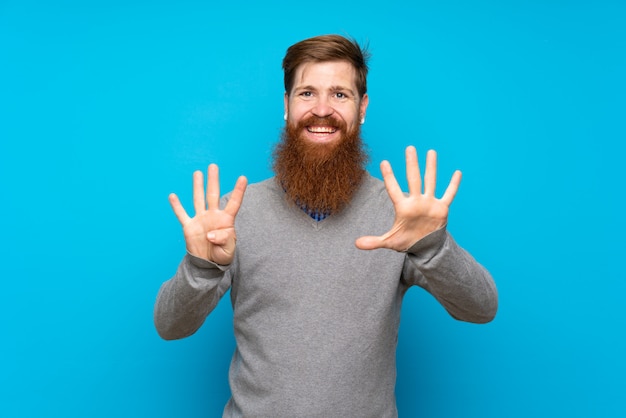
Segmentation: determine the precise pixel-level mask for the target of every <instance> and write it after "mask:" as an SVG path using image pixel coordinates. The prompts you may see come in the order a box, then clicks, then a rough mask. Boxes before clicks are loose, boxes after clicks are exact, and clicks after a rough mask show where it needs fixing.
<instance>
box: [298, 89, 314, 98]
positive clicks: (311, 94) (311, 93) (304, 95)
mask: <svg viewBox="0 0 626 418" xmlns="http://www.w3.org/2000/svg"><path fill="white" fill-rule="evenodd" d="M300 96H302V97H312V96H313V92H311V91H308V90H305V91H303V92H302V93H300Z"/></svg>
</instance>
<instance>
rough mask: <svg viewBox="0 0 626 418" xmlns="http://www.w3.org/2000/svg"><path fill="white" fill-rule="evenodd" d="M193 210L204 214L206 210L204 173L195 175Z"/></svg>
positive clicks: (200, 172) (199, 172)
mask: <svg viewBox="0 0 626 418" xmlns="http://www.w3.org/2000/svg"><path fill="white" fill-rule="evenodd" d="M193 208H194V210H195V211H196V213H202V212H204V211H205V210H206V204H205V202H204V175H203V174H202V171H195V172H194V173H193Z"/></svg>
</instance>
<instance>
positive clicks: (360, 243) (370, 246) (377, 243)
mask: <svg viewBox="0 0 626 418" xmlns="http://www.w3.org/2000/svg"><path fill="white" fill-rule="evenodd" d="M354 245H355V246H356V247H357V248H358V249H360V250H375V249H377V248H383V240H382V238H381V237H375V236H363V237H360V238H357V240H356V241H355V242H354Z"/></svg>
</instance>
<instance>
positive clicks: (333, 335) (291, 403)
mask: <svg viewBox="0 0 626 418" xmlns="http://www.w3.org/2000/svg"><path fill="white" fill-rule="evenodd" d="M367 58H368V55H367V53H366V52H365V51H363V50H362V49H361V48H360V46H359V45H358V44H357V43H356V42H353V41H350V40H348V39H345V38H343V37H340V36H334V35H331V36H320V37H315V38H311V39H307V40H304V41H301V42H299V43H297V44H295V45H293V46H291V47H290V48H289V49H288V50H287V54H286V56H285V58H284V60H283V69H284V74H285V98H284V101H285V120H286V127H285V130H284V133H283V137H282V141H281V142H280V143H279V144H278V145H277V147H276V149H275V152H274V157H275V160H274V171H275V177H273V178H271V179H268V180H265V181H263V182H261V183H257V184H253V185H250V186H249V187H246V186H247V184H246V179H245V178H244V177H241V178H239V179H238V180H237V183H236V185H235V188H234V190H233V191H232V193H230V194H229V195H227V196H226V197H225V198H224V199H223V200H222V201H221V203H220V191H219V190H220V188H219V180H218V168H217V166H215V165H210V166H209V169H208V175H207V183H208V184H207V193H206V196H205V191H204V180H203V174H202V173H201V172H196V173H194V177H193V179H194V183H193V204H194V209H195V216H193V217H190V216H189V215H188V214H187V212H186V211H185V210H184V209H183V207H182V205H181V203H180V201H179V199H178V198H177V197H176V195H173V194H172V195H171V196H170V203H171V205H172V208H173V210H174V212H175V214H176V216H177V218H178V219H179V221H180V223H181V224H182V226H183V233H184V236H185V241H186V245H187V254H186V255H185V257H184V259H183V260H182V262H181V264H180V266H179V268H178V270H177V272H176V274H175V276H174V277H173V278H172V279H170V280H169V281H167V282H166V283H164V284H163V286H162V287H161V290H160V292H159V296H158V299H157V303H156V307H155V324H156V327H157V330H158V332H159V334H160V335H161V336H162V337H163V338H165V339H176V338H183V337H186V336H188V335H191V334H193V333H194V332H195V331H196V330H197V329H198V328H199V327H200V326H201V325H202V323H203V322H204V320H205V318H206V316H207V315H208V314H209V313H210V312H211V311H212V309H213V308H215V306H216V304H217V303H218V301H219V300H220V298H221V297H222V295H224V294H225V292H226V291H227V290H228V289H230V291H231V302H232V305H233V312H234V328H235V338H236V349H235V353H234V355H233V358H232V361H231V367H230V373H229V381H230V387H231V392H232V397H231V399H230V401H229V402H228V404H227V405H226V407H225V410H224V416H226V417H238V416H254V417H395V416H397V410H396V403H395V396H394V389H395V380H396V356H395V351H396V343H397V336H398V326H399V321H400V309H401V303H402V298H403V296H404V294H405V293H406V291H407V290H408V289H409V288H410V287H411V286H413V285H417V286H421V287H423V288H424V289H426V290H427V291H429V292H430V293H431V294H432V295H433V296H434V297H435V298H437V300H438V301H439V302H440V303H441V304H442V305H443V306H444V307H445V308H446V309H447V310H448V312H449V313H450V314H451V315H452V316H453V317H455V318H457V319H459V320H463V321H471V322H476V323H484V322H488V321H490V320H491V319H493V317H494V315H495V313H496V309H497V293H496V289H495V285H494V283H493V281H492V279H491V277H490V275H489V273H488V272H487V271H486V270H485V269H484V268H483V267H481V266H480V265H479V264H478V263H477V262H476V261H475V260H474V259H473V258H472V257H471V256H470V255H469V254H468V253H467V252H465V251H464V250H463V249H461V248H460V247H459V246H458V245H457V244H456V243H455V242H454V240H453V239H452V238H451V236H450V235H449V234H448V232H447V230H446V222H447V216H448V209H449V206H450V204H451V203H452V200H453V199H454V196H455V194H456V192H457V189H458V186H459V183H460V180H461V173H460V172H458V171H457V172H455V173H454V175H453V176H452V179H451V181H450V184H449V186H448V187H447V190H446V191H445V193H444V195H443V197H442V198H440V199H438V198H436V197H435V195H434V193H435V185H436V155H435V153H434V151H430V152H428V155H427V157H426V169H425V175H424V179H423V192H422V178H421V175H420V169H419V166H418V162H417V154H416V151H415V148H413V147H409V148H407V150H406V165H407V168H406V172H407V177H408V186H409V193H408V194H404V193H403V192H402V191H401V189H400V187H399V186H398V183H397V181H396V179H395V177H394V174H393V172H392V170H391V167H390V165H389V163H388V162H383V163H382V164H381V171H382V175H383V179H384V183H383V182H381V181H380V180H377V179H375V178H374V177H372V176H370V175H369V174H368V173H367V172H366V171H365V169H364V166H365V162H366V160H367V156H366V154H365V153H364V151H363V146H362V143H361V138H360V124H361V123H363V121H364V119H365V114H366V110H367V105H368V100H369V99H368V96H367V86H366V78H367ZM244 193H245V199H244Z"/></svg>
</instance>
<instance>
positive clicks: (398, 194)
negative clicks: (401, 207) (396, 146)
mask: <svg viewBox="0 0 626 418" xmlns="http://www.w3.org/2000/svg"><path fill="white" fill-rule="evenodd" d="M380 171H381V173H382V175H383V181H384V182H385V188H386V189H387V194H389V197H390V198H391V201H392V202H394V203H396V202H398V201H400V199H402V198H403V197H404V194H403V193H402V189H401V188H400V185H399V184H398V181H397V180H396V176H394V174H393V170H392V169H391V164H389V161H383V162H382V163H380Z"/></svg>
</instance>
